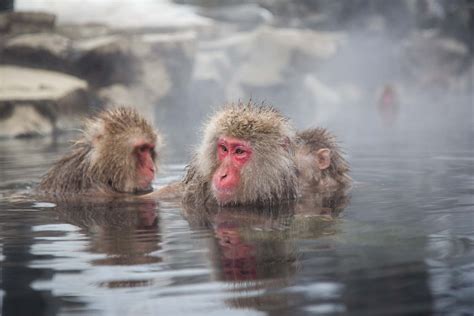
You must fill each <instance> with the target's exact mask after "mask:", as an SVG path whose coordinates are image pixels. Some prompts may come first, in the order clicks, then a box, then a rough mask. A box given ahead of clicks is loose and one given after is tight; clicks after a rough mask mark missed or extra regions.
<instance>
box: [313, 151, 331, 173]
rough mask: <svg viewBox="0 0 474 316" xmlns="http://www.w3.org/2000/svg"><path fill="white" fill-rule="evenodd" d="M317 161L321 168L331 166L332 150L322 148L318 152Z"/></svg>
mask: <svg viewBox="0 0 474 316" xmlns="http://www.w3.org/2000/svg"><path fill="white" fill-rule="evenodd" d="M316 161H317V163H318V168H319V170H324V169H327V168H329V166H330V165H331V151H330V150H329V149H327V148H321V149H319V150H318V151H317V152H316Z"/></svg>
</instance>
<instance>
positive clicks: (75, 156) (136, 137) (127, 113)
mask: <svg viewBox="0 0 474 316" xmlns="http://www.w3.org/2000/svg"><path fill="white" fill-rule="evenodd" d="M160 142H161V139H160V136H159V135H158V134H157V132H155V130H154V129H153V128H152V126H151V125H150V124H149V123H148V122H147V121H146V120H145V119H144V118H143V117H141V116H140V115H139V114H138V112H137V111H136V110H134V109H131V108H117V109H111V110H106V111H103V112H101V113H100V114H99V115H98V116H97V117H96V118H92V119H89V120H88V121H86V124H85V128H84V131H83V134H82V135H81V136H80V137H79V139H78V140H76V142H75V143H74V145H73V146H72V148H71V150H70V151H69V152H68V153H67V154H65V155H64V157H62V158H61V159H60V160H59V161H58V162H56V163H55V164H54V166H53V167H52V168H51V169H50V170H49V171H48V172H47V174H46V175H45V176H44V177H43V179H42V181H41V183H40V185H39V187H38V191H39V192H41V193H48V194H61V195H63V194H68V193H73V194H74V193H87V194H92V195H100V194H105V195H108V194H123V193H125V194H144V193H148V192H151V191H152V190H153V188H152V186H151V183H152V181H153V179H154V177H155V171H156V159H157V154H156V150H157V147H158V146H159V144H160Z"/></svg>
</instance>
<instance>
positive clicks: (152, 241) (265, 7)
mask: <svg viewBox="0 0 474 316" xmlns="http://www.w3.org/2000/svg"><path fill="white" fill-rule="evenodd" d="M470 3H471V5H472V1H471V2H469V1H458V0H456V1H442V0H439V1H437V0H434V1H430V0H428V1H375V0H374V1H371V0H367V1H324V0H321V1H305V0H298V1H283V0H282V1H279V0H276V1H267V0H259V1H243V2H242V1H228V2H226V3H221V2H220V1H212V0H211V1H207V0H202V1H188V0H179V1H178V0H176V2H171V1H164V0H160V1H157V0H148V1H125V0H123V1H112V0H103V1H84V0H82V1H76V0H69V1H63V0H54V1H53V0H48V1H28V0H18V1H17V2H16V8H17V9H43V10H51V11H53V12H55V13H56V14H58V21H59V22H60V24H67V23H85V22H93V23H112V24H113V26H114V29H113V32H112V35H117V34H118V36H124V37H125V38H128V39H130V38H132V39H133V40H136V42H133V41H132V42H127V43H134V44H133V45H132V48H136V46H137V47H138V46H140V45H141V44H143V43H142V42H143V41H145V42H147V41H148V42H147V43H149V42H151V43H155V44H154V45H156V46H153V45H152V46H151V47H152V48H153V49H150V51H151V52H152V53H150V52H149V51H147V52H146V54H145V53H143V52H142V51H140V50H139V49H138V51H139V53H143V55H140V54H138V56H145V57H144V59H146V62H147V63H145V65H146V66H147V67H148V68H147V69H145V70H142V72H141V73H139V75H138V76H137V77H138V78H139V80H138V83H140V84H141V86H140V85H138V84H137V83H136V82H133V83H131V84H130V85H129V86H127V88H128V89H129V90H130V91H131V92H130V95H132V98H124V100H125V99H126V100H127V101H129V100H130V99H132V100H134V101H136V102H137V103H139V104H137V105H136V106H137V107H139V106H141V105H142V106H143V107H141V108H140V107H139V108H140V109H141V110H145V111H147V110H150V109H151V111H149V112H146V113H152V115H154V116H155V123H156V125H157V126H158V128H159V129H160V130H161V131H162V132H163V133H164V134H165V137H166V147H165V150H164V151H165V152H164V153H160V155H162V157H164V158H165V159H164V160H165V162H164V165H163V166H162V170H161V171H160V173H159V174H158V175H157V178H156V179H155V182H154V186H155V187H159V186H163V185H166V184H169V183H172V182H174V181H178V180H179V179H181V178H182V176H183V173H184V168H185V164H186V163H187V162H188V161H189V157H190V156H191V154H192V149H193V147H194V146H195V145H196V144H197V143H198V142H199V141H200V140H201V133H200V129H201V127H202V124H203V122H205V120H206V118H207V117H208V116H209V115H210V114H211V113H212V112H213V111H214V109H216V108H218V107H219V106H222V105H223V104H226V103H229V102H237V101H239V100H240V101H242V102H247V101H248V100H249V99H252V100H253V101H254V102H256V103H260V102H265V103H268V104H271V105H273V106H275V107H277V108H278V109H280V110H281V111H282V112H283V113H284V114H285V115H287V116H288V117H290V118H291V120H292V121H293V123H294V125H295V127H296V128H298V129H304V128H310V127H326V128H328V129H329V130H330V131H331V132H332V133H333V134H334V135H336V137H337V138H338V140H339V141H340V143H341V146H342V148H343V149H344V151H345V153H346V157H347V160H348V161H349V163H350V165H351V177H352V178H353V179H354V186H353V188H352V190H351V191H350V192H349V193H347V192H344V194H342V193H341V194H340V195H338V196H329V197H325V196H322V195H320V194H315V195H314V196H311V197H310V198H309V199H307V200H306V199H302V200H301V201H298V203H294V205H293V204H292V205H286V204H285V205H283V206H279V207H276V206H275V207H274V208H271V209H269V210H261V209H253V208H231V209H227V208H222V209H218V210H209V209H205V208H198V209H188V208H186V207H183V205H181V204H180V203H179V202H174V201H171V202H170V201H159V202H158V201H137V200H134V199H113V200H110V201H103V200H100V199H99V200H92V199H91V200H88V199H85V200H79V201H47V200H43V199H38V198H37V197H35V196H34V195H32V188H34V187H35V185H36V184H37V183H38V181H39V179H40V177H41V175H43V174H44V173H45V172H46V170H47V169H48V168H49V166H50V165H51V164H52V162H53V161H55V160H56V159H58V158H59V157H60V156H61V155H62V154H64V153H65V152H66V151H67V150H68V148H69V145H70V143H69V141H70V140H71V138H73V137H75V134H72V135H71V134H66V135H59V136H58V137H55V138H48V137H46V138H24V139H3V140H0V308H1V314H2V315H4V316H12V315H28V314H34V315H71V314H75V315H156V314H160V313H163V314H165V315H206V316H209V315H223V314H225V315H314V314H318V315H320V314H321V315H385V314H390V315H470V314H472V311H473V310H474V305H473V300H472V297H473V293H474V265H473V262H474V212H473V209H474V158H473V157H474V141H473V140H474V127H473V126H474V125H473V117H474V113H473V97H474V96H473V91H474V89H473V88H474V87H473V66H472V60H473V58H472V57H473V55H472V54H473V43H472V36H473V33H472V32H473V28H472V23H473V17H472V7H470V6H469V4H470ZM469 8H471V9H469ZM122 22H123V23H122ZM121 25H122V26H123V28H121ZM94 27H95V26H94ZM142 27H143V28H142ZM72 28H73V30H74V31H81V30H85V31H84V34H86V35H84V34H82V33H80V32H78V33H80V35H81V36H86V37H87V36H89V35H87V34H89V33H88V32H90V29H88V28H87V27H85V26H84V25H82V26H77V25H75V26H73V27H72ZM65 29H66V30H67V31H68V32H69V31H70V27H65ZM92 29H93V32H96V31H97V29H96V28H92ZM67 34H69V33H67ZM124 34H125V35H124ZM109 35H110V34H107V36H109ZM94 36H95V35H94ZM97 36H98V35H97ZM98 37H100V36H98ZM153 41H156V42H153ZM156 43H158V44H156ZM139 48H140V47H139ZM160 49H161V50H160ZM170 52H171V53H170ZM147 54H148V55H147ZM123 66H124V68H123V69H129V68H127V67H126V66H127V65H123ZM145 68H146V67H145ZM130 69H133V67H131V68H130ZM163 69H165V70H163ZM146 70H148V72H147V71H146ZM161 71H163V72H161ZM153 75H156V76H153ZM150 78H151V80H150ZM157 78H158V79H157ZM145 79H146V80H145ZM140 80H142V81H140ZM100 88H103V87H94V89H97V90H100ZM112 91H119V92H120V91H122V90H120V89H119V90H112ZM123 95H125V96H129V95H127V94H126V93H125V94H119V96H120V98H119V99H121V97H122V96H123ZM150 96H153V97H156V96H158V97H156V98H151V97H150ZM147 100H148V101H149V100H152V102H151V101H150V103H149V104H148V103H147V102H145V101H147ZM152 115H149V116H148V117H152ZM0 124H1V122H0Z"/></svg>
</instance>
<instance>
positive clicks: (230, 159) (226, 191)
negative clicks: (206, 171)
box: [212, 137, 253, 205]
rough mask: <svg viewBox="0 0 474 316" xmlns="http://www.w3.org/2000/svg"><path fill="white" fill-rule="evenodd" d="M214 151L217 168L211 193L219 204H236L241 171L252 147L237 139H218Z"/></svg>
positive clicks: (247, 160) (250, 154)
mask: <svg viewBox="0 0 474 316" xmlns="http://www.w3.org/2000/svg"><path fill="white" fill-rule="evenodd" d="M216 151H217V153H216V154H217V161H218V167H217V169H216V171H215V172H214V175H213V177H212V193H213V195H214V197H215V199H216V200H217V202H218V203H219V204H222V205H224V204H228V203H231V202H236V201H237V200H238V191H239V188H240V185H241V174H242V170H243V168H245V166H246V165H247V164H248V162H249V161H250V159H251V157H252V153H253V150H252V147H251V145H250V144H249V143H248V142H246V141H243V140H240V139H238V138H233V137H220V138H219V139H218V141H217V149H216Z"/></svg>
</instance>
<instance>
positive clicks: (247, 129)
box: [179, 102, 350, 206]
mask: <svg viewBox="0 0 474 316" xmlns="http://www.w3.org/2000/svg"><path fill="white" fill-rule="evenodd" d="M348 171H349V168H348V165H347V163H346V161H345V160H344V159H343V158H342V156H341V153H340V149H339V147H338V146H337V145H336V142H335V140H334V137H332V136H331V135H330V134H329V133H328V132H326V131H325V130H324V129H312V130H307V131H304V132H301V133H299V134H297V133H295V131H294V129H293V127H292V126H291V124H290V122H289V120H288V119H287V118H286V117H284V116H283V115H282V114H281V113H280V112H278V111H277V110H276V109H274V108H273V107H271V106H266V105H255V104H252V103H250V102H249V103H248V104H241V103H239V104H233V105H229V106H225V107H223V108H222V109H220V110H219V111H217V112H216V113H215V114H214V115H213V116H212V117H211V119H210V120H209V122H207V124H206V125H205V128H204V136H203V140H202V143H201V145H200V146H199V147H198V148H197V151H196V153H195V156H194V158H193V160H192V161H191V163H190V164H189V166H188V169H187V173H186V175H185V177H184V179H183V181H182V184H181V187H180V188H179V190H181V191H182V192H183V202H184V203H192V204H196V205H199V204H206V203H210V202H211V203H212V202H213V203H216V204H218V205H221V206H222V205H252V204H256V205H258V204H274V203H277V202H279V201H282V200H288V199H295V198H297V197H299V196H301V195H302V194H303V188H308V187H312V188H313V189H314V190H315V191H316V190H317V191H319V190H321V189H322V188H323V187H325V186H335V185H337V184H341V185H346V184H348V183H349V182H350V180H349V177H348V176H347V173H348Z"/></svg>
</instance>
